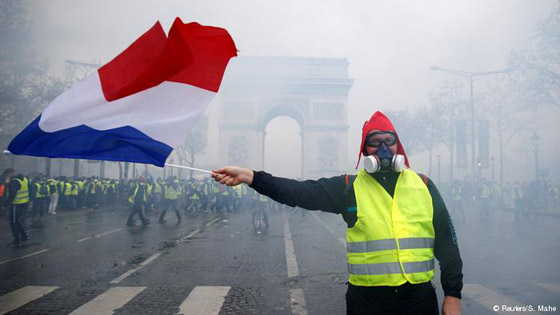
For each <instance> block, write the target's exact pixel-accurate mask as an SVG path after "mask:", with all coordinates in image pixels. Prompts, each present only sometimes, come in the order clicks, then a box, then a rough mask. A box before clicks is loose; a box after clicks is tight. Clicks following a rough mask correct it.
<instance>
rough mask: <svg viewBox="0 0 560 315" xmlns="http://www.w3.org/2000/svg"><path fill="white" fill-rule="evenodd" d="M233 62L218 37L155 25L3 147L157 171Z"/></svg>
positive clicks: (227, 41) (194, 26)
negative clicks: (131, 164)
mask: <svg viewBox="0 0 560 315" xmlns="http://www.w3.org/2000/svg"><path fill="white" fill-rule="evenodd" d="M236 55H237V49H236V47H235V44H234V42H233V40H232V38H231V37H230V35H229V34H228V32H227V31H226V30H225V29H222V28H217V27H210V26H202V25H200V24H198V23H188V24H184V23H183V22H182V21H181V20H180V19H179V18H177V19H176V20H175V22H174V23H173V25H172V26H171V29H170V30H169V35H168V36H166V35H165V32H164V31H163V28H162V27H161V24H160V23H159V22H157V23H156V24H155V25H154V26H153V27H152V28H151V29H150V30H148V31H147V32H146V33H145V34H143V35H142V36H141V37H140V38H138V39H137V40H136V41H135V42H134V43H132V45H130V46H129V47H128V48H127V49H126V50H124V51H123V52H122V53H121V54H119V55H118V56H117V57H116V58H115V59H113V60H112V61H110V62H109V63H107V64H106V65H104V66H103V67H101V68H100V69H99V70H98V71H96V72H95V73H94V74H92V75H91V76H89V77H87V78H86V79H84V80H83V81H80V82H78V83H77V84H76V85H74V86H73V87H72V88H70V89H69V90H68V91H66V92H64V93H63V94H61V95H59V96H58V97H57V98H56V99H55V100H54V101H53V102H52V103H51V104H49V105H48V106H47V108H45V110H44V111H43V112H42V113H41V115H40V116H39V117H37V118H36V119H35V120H34V121H33V122H32V123H31V124H29V126H27V128H25V129H24V130H23V131H22V132H21V133H20V134H19V135H17V136H16V137H15V138H14V139H13V140H12V142H11V143H10V145H9V147H8V151H10V152H11V153H13V154H20V155H32V156H44V157H57V158H58V157H62V158H77V159H91V160H109V161H127V162H138V163H146V164H154V165H157V166H163V165H164V164H165V160H166V159H167V157H168V156H169V154H170V153H171V151H172V150H173V148H174V147H176V146H178V145H180V144H181V143H182V142H183V141H184V139H185V138H186V137H187V134H188V132H189V131H190V129H191V128H192V126H193V125H194V123H195V122H196V120H197V119H198V118H199V117H200V116H201V115H202V113H203V112H204V110H205V109H206V107H207V105H208V104H209V103H210V102H211V101H212V99H213V97H214V96H215V95H216V93H217V92H218V89H219V87H220V83H221V81H222V77H223V75H224V72H225V69H226V66H227V64H228V62H229V60H230V58H232V57H235V56H236Z"/></svg>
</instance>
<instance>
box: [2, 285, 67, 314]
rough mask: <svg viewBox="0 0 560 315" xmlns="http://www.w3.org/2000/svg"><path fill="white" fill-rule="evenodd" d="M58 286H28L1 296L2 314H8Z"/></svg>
mask: <svg viewBox="0 0 560 315" xmlns="http://www.w3.org/2000/svg"><path fill="white" fill-rule="evenodd" d="M56 289H58V287H45V286H42V287H39V286H27V287H23V288H21V289H18V290H15V291H12V292H10V293H8V294H5V295H2V296H0V314H6V313H8V312H10V311H13V310H15V309H16V308H19V307H21V306H23V305H25V304H27V303H29V302H31V301H33V300H36V299H38V298H40V297H42V296H45V295H47V294H49V293H51V292H52V291H54V290H56Z"/></svg>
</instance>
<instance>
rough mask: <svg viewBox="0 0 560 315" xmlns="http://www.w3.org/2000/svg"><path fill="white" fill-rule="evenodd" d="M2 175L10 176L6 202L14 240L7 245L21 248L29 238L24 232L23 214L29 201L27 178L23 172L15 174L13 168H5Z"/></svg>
mask: <svg viewBox="0 0 560 315" xmlns="http://www.w3.org/2000/svg"><path fill="white" fill-rule="evenodd" d="M4 176H7V177H9V178H10V183H9V185H8V199H7V204H8V205H9V212H10V214H9V215H10V229H11V230H12V235H13V237H14V240H13V241H12V242H11V243H10V244H9V245H11V246H13V247H14V248H21V247H22V246H23V242H25V241H27V240H29V236H28V235H27V233H26V232H25V214H26V211H27V207H28V206H29V201H30V199H29V180H28V179H27V177H25V176H23V174H17V173H16V171H15V169H13V168H8V169H6V170H5V171H4Z"/></svg>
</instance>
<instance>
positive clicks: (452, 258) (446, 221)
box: [428, 179, 463, 298]
mask: <svg viewBox="0 0 560 315" xmlns="http://www.w3.org/2000/svg"><path fill="white" fill-rule="evenodd" d="M428 190H429V191H430V195H432V204H433V207H434V221H433V223H434V232H435V234H436V239H435V244H434V255H435V256H436V258H437V260H438V261H439V267H440V269H441V286H442V288H443V292H444V294H445V295H450V296H454V297H458V298H461V290H462V288H463V261H462V260H461V255H460V253H459V245H458V243H457V235H456V234H455V228H454V227H453V222H452V221H451V217H450V216H449V213H448V211H447V208H446V206H445V203H444V202H443V199H442V198H441V195H440V194H439V191H438V190H437V188H436V185H435V184H434V183H433V182H432V181H431V180H430V179H428Z"/></svg>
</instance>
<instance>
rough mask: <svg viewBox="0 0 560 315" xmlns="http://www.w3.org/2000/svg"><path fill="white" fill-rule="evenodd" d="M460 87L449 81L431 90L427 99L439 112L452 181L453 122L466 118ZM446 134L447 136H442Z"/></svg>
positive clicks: (456, 82)
mask: <svg viewBox="0 0 560 315" xmlns="http://www.w3.org/2000/svg"><path fill="white" fill-rule="evenodd" d="M461 88H462V85H461V84H459V82H458V81H449V82H446V83H445V84H444V86H443V87H441V88H440V89H437V90H432V91H431V92H430V95H429V97H428V99H429V102H430V104H431V106H432V107H433V108H435V109H437V110H438V111H440V112H441V114H442V115H441V116H439V117H440V118H441V120H440V121H439V124H440V132H441V133H442V137H441V138H440V139H441V142H442V143H443V144H445V146H446V147H447V149H448V150H449V178H450V180H453V166H454V163H453V159H454V156H455V154H454V153H455V150H454V149H455V148H454V146H455V122H456V121H457V119H465V118H466V105H467V103H468V102H467V101H466V100H465V99H463V98H462V97H461V94H462V93H461ZM444 134H447V136H444Z"/></svg>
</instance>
